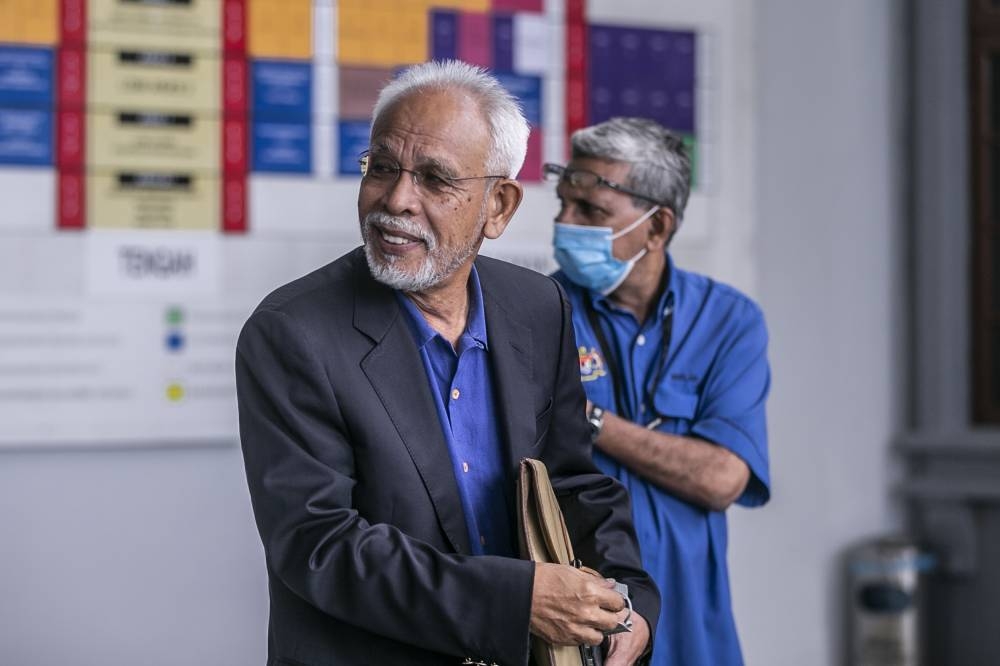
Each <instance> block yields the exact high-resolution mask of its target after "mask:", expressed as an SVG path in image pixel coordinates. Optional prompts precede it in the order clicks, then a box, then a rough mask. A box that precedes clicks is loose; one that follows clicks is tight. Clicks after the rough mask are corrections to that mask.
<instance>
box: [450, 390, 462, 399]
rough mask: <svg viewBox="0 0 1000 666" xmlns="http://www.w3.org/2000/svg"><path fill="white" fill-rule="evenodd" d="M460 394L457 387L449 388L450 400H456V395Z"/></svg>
mask: <svg viewBox="0 0 1000 666" xmlns="http://www.w3.org/2000/svg"><path fill="white" fill-rule="evenodd" d="M460 395H462V392H461V391H459V390H458V389H452V390H451V399H452V400H458V396H460Z"/></svg>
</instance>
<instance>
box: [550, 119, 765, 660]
mask: <svg viewBox="0 0 1000 666" xmlns="http://www.w3.org/2000/svg"><path fill="white" fill-rule="evenodd" d="M545 172H546V175H547V177H548V178H549V179H551V180H555V181H557V182H558V185H557V188H556V193H557V195H558V198H559V203H560V206H561V207H560V210H559V215H558V217H557V218H556V225H555V234H554V245H555V256H556V260H557V262H558V263H559V265H560V267H561V271H559V272H558V273H557V274H556V278H557V279H558V280H559V281H560V282H561V283H562V284H563V286H564V287H565V288H566V291H567V294H568V296H569V299H570V302H571V303H572V305H573V324H574V328H575V329H576V339H577V345H578V349H579V355H580V373H581V379H582V380H583V385H584V389H585V390H586V393H587V398H588V401H587V417H588V420H589V421H590V423H591V427H592V429H593V436H594V443H595V451H594V459H595V461H596V462H597V464H598V467H600V468H601V469H602V470H604V471H605V472H606V473H607V474H609V475H611V476H614V477H615V478H617V479H618V480H619V481H621V482H622V483H623V484H624V485H625V487H627V488H628V489H629V492H630V494H631V496H632V510H633V516H634V518H635V525H636V531H637V533H638V535H639V544H640V546H641V549H642V555H643V564H644V566H645V567H646V570H647V571H649V572H650V574H651V575H652V576H653V579H654V580H655V581H656V583H657V585H658V586H659V587H660V590H661V591H662V594H663V612H662V613H661V615H660V621H659V624H658V625H657V627H656V631H655V633H654V649H653V659H652V663H653V664H657V665H659V666H666V665H667V664H671V665H677V666H699V665H704V666H727V665H731V664H740V663H742V657H741V654H740V647H739V641H738V639H737V636H736V627H735V624H734V622H733V617H732V612H731V609H730V598H729V579H728V574H727V569H726V514H725V513H724V512H725V510H726V509H727V508H728V507H729V506H730V505H731V504H732V503H733V502H737V503H739V504H742V505H744V506H759V505H761V504H764V503H765V502H766V501H767V500H768V497H769V495H770V481H769V476H768V454H767V427H766V422H765V415H764V401H765V399H766V397H767V393H768V388H769V385H770V372H769V369H768V363H767V356H766V348H767V331H766V329H765V326H764V318H763V316H762V315H761V312H760V309H759V308H758V307H757V305H756V304H754V303H753V302H752V301H751V300H750V299H748V298H747V297H746V296H744V295H743V294H741V293H739V292H738V291H736V290H735V289H733V288H732V287H729V286H726V285H723V284H720V283H718V282H716V281H714V280H712V279H711V278H708V277H705V276H703V275H698V274H695V273H690V272H687V271H684V270H681V269H680V268H677V267H676V266H675V265H674V264H673V261H672V260H671V258H670V255H669V253H668V252H667V247H668V246H669V244H670V240H671V239H672V238H673V236H674V233H675V232H676V231H677V228H678V226H679V225H680V222H681V216H682V215H683V213H684V207H685V205H686V203H687V198H688V192H689V182H690V176H691V164H690V161H689V158H688V155H687V153H686V152H685V149H684V146H683V144H682V143H681V140H680V138H679V137H677V136H676V135H674V134H672V133H670V132H669V131H667V130H666V129H664V128H663V127H661V126H660V125H658V124H657V123H655V122H652V121H649V120H643V119H638V118H615V119H613V120H609V121H607V122H605V123H601V124H599V125H595V126H593V127H588V128H584V129H582V130H579V131H577V132H575V133H574V134H573V136H572V159H571V161H570V163H569V164H568V165H567V166H565V167H562V166H558V165H554V164H547V165H545Z"/></svg>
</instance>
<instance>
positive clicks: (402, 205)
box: [383, 169, 420, 215]
mask: <svg viewBox="0 0 1000 666" xmlns="http://www.w3.org/2000/svg"><path fill="white" fill-rule="evenodd" d="M383 203H384V206H385V210H386V212H387V213H389V214H390V215H407V214H409V215H413V214H415V213H416V212H417V211H418V210H419V208H420V192H419V190H418V189H417V183H416V178H415V174H414V173H413V172H412V171H409V170H407V169H400V170H399V175H398V176H397V177H396V180H395V181H394V182H392V183H391V184H389V185H388V187H386V190H385V193H384V195H383Z"/></svg>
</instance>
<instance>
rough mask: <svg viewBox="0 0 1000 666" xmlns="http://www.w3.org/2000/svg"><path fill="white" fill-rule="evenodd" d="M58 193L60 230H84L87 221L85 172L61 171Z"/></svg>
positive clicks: (58, 223) (58, 222)
mask: <svg viewBox="0 0 1000 666" xmlns="http://www.w3.org/2000/svg"><path fill="white" fill-rule="evenodd" d="M57 187H58V190H57V191H56V197H57V201H56V210H57V216H58V217H57V220H56V226H57V227H58V228H59V229H83V228H84V223H85V220H86V209H85V207H84V206H85V203H86V199H85V195H86V190H85V187H84V172H83V171H79V170H70V169H62V168H60V169H59V181H58V185H57Z"/></svg>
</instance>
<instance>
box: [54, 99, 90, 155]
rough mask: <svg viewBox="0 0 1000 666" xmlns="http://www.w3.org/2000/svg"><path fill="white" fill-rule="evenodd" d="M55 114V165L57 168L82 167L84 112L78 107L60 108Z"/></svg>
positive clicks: (84, 136) (84, 149) (84, 133)
mask: <svg viewBox="0 0 1000 666" xmlns="http://www.w3.org/2000/svg"><path fill="white" fill-rule="evenodd" d="M55 116H56V123H57V125H56V166H57V167H58V168H59V169H70V170H79V169H83V168H84V166H85V159H84V158H85V156H86V132H87V126H86V114H85V113H84V112H83V111H82V110H80V109H62V110H60V111H57V112H56V114H55Z"/></svg>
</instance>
